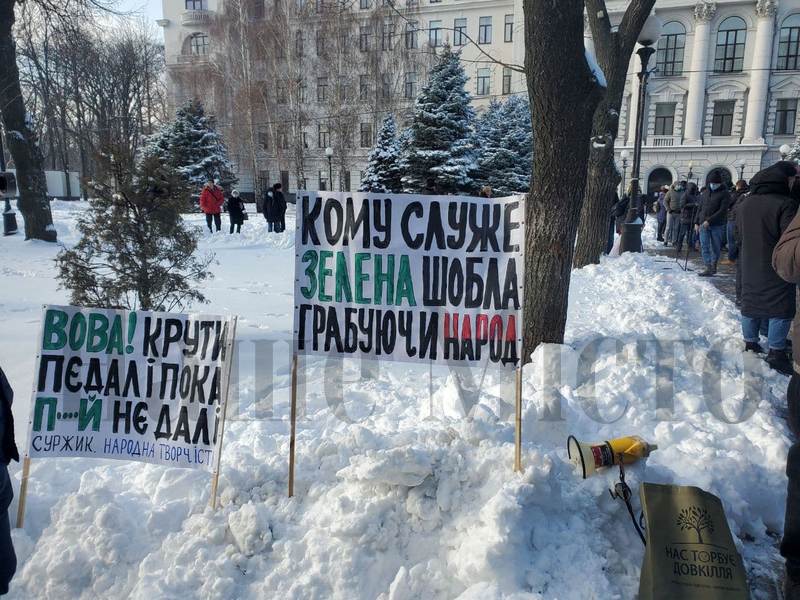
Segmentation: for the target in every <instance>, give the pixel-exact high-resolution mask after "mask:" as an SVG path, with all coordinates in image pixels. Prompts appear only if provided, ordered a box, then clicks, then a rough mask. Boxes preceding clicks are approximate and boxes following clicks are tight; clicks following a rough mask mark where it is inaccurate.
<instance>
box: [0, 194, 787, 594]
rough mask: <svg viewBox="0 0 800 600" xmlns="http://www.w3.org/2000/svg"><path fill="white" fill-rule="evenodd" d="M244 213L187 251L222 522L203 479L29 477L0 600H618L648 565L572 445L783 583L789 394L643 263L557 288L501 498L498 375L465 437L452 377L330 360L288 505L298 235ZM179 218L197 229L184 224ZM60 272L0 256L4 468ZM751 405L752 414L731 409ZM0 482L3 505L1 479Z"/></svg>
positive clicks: (49, 466) (724, 314) (763, 586)
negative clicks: (616, 454)
mask: <svg viewBox="0 0 800 600" xmlns="http://www.w3.org/2000/svg"><path fill="white" fill-rule="evenodd" d="M84 207H85V205H84V204H82V203H64V202H54V203H53V216H54V222H55V227H56V229H57V231H58V235H59V239H60V240H61V241H62V242H63V243H65V244H67V245H69V244H72V243H74V242H75V241H76V228H75V218H76V215H77V214H79V212H80V211H81V210H82V209H83V208H84ZM249 210H250V213H251V216H250V220H248V221H247V222H245V224H244V226H243V227H242V235H241V236H230V235H228V234H227V233H226V232H223V233H215V234H208V233H204V234H203V236H202V241H201V244H200V248H199V250H200V251H201V252H206V251H213V252H214V253H216V257H217V264H216V265H214V267H213V269H214V273H215V278H214V279H213V280H211V281H210V282H208V283H207V286H206V289H205V290H204V291H205V293H206V294H207V296H208V297H209V299H210V304H209V305H208V306H206V307H204V309H205V310H208V311H209V312H220V313H233V314H238V315H240V322H239V328H238V330H237V337H238V339H239V341H240V344H239V363H238V365H239V372H238V387H237V394H236V396H235V398H234V400H233V404H232V405H231V407H230V409H229V415H230V420H229V422H228V426H227V428H226V434H225V447H224V452H223V459H222V475H221V479H220V503H221V507H220V508H219V509H218V510H217V511H216V512H214V511H211V509H209V508H208V495H209V488H210V481H209V477H208V474H206V473H202V472H194V471H189V470H180V469H172V468H166V467H160V466H154V465H144V464H139V463H120V462H118V461H88V460H79V459H60V460H51V461H45V460H40V461H34V462H33V463H32V467H31V479H30V484H29V494H28V504H27V517H26V524H25V529H24V530H15V531H14V532H13V534H14V540H15V544H16V547H17V551H18V555H19V563H20V564H19V569H18V574H17V576H16V578H15V580H14V581H13V582H12V592H11V594H10V596H9V597H10V598H14V599H23V598H24V599H29V598H49V597H68V598H97V597H101V598H133V599H148V600H149V599H152V598H176V597H199V598H221V599H222V598H225V599H227V598H237V599H256V598H265V597H270V598H272V597H274V598H296V599H306V598H311V599H347V600H353V599H369V600H373V599H376V598H377V599H380V600H412V599H418V598H426V599H433V600H437V599H444V598H448V599H450V598H457V599H458V600H478V599H480V600H485V599H501V598H503V599H511V598H513V599H516V600H521V599H525V600H545V599H547V600H550V599H555V598H558V599H560V600H563V599H566V600H571V599H575V600H579V599H580V600H583V599H587V598H599V599H603V600H606V599H620V600H622V599H628V598H633V597H635V596H636V590H637V589H638V577H639V569H640V565H641V561H642V556H643V549H642V547H641V544H640V542H639V541H638V538H637V536H636V533H635V531H634V530H633V527H632V526H631V524H630V521H629V518H628V515H627V512H626V511H625V508H624V506H623V505H622V504H621V503H619V502H618V501H614V500H612V499H611V498H610V497H609V494H608V491H607V490H608V488H609V487H610V486H612V485H613V483H614V481H615V479H616V476H617V474H616V473H614V472H607V473H603V474H600V475H596V476H594V477H593V478H591V479H589V480H586V481H583V480H581V479H580V478H579V477H577V476H576V475H575V474H574V472H573V471H572V469H571V467H570V466H569V464H568V462H567V457H566V437H567V435H569V434H574V435H576V436H577V437H578V438H579V439H583V440H587V441H596V440H604V439H609V438H610V437H613V436H618V435H628V434H635V435H640V436H642V437H643V438H645V439H646V440H648V441H649V442H651V443H655V444H658V446H659V449H658V450H657V451H655V452H654V453H653V454H652V456H651V457H650V458H649V459H648V461H647V462H646V463H640V464H639V465H637V466H635V467H632V468H630V469H629V470H628V480H629V482H630V483H631V485H632V487H633V488H634V492H635V494H636V491H637V488H638V485H637V482H639V481H641V480H642V479H646V480H648V481H654V482H675V483H679V484H689V485H698V486H700V487H702V488H704V489H706V490H708V491H710V492H712V493H715V494H717V495H719V496H720V497H721V498H722V499H723V502H724V506H725V509H726V512H727V516H728V519H729V522H730V526H731V529H732V531H733V532H734V534H735V535H736V536H737V537H738V542H737V543H738V544H739V546H740V550H741V552H742V553H743V556H744V558H745V563H746V565H747V567H748V574H749V576H750V580H751V585H752V586H753V589H754V594H753V597H754V598H767V597H771V596H770V595H769V589H768V585H769V582H770V581H771V580H772V579H774V578H775V577H777V576H779V572H780V568H779V566H777V565H778V563H776V562H775V561H776V560H777V558H778V556H777V551H776V548H775V545H776V540H777V537H776V536H777V535H778V534H779V533H780V531H781V530H782V526H783V511H784V502H785V485H786V480H785V477H784V474H783V471H784V467H785V457H786V454H787V451H788V446H789V438H788V432H787V428H786V425H785V422H784V420H783V418H782V417H781V414H782V413H781V410H782V409H781V408H779V407H782V406H783V404H784V400H783V397H784V393H785V390H786V385H787V379H786V378H784V377H782V376H779V375H777V374H776V373H774V372H771V371H768V370H766V369H763V368H762V367H761V365H762V364H763V363H761V362H760V361H755V360H754V361H749V362H743V360H744V359H743V356H742V354H741V352H740V343H739V337H740V334H739V325H738V320H737V317H738V314H737V311H736V309H735V307H734V305H733V304H732V303H731V302H730V301H728V300H727V299H726V298H724V297H723V296H721V295H720V294H719V292H718V291H717V290H716V289H715V288H714V287H713V286H712V285H711V284H710V283H709V282H707V281H703V280H701V279H700V278H698V277H696V276H695V275H694V274H692V273H684V272H683V271H681V270H680V269H678V268H677V266H676V265H675V264H674V263H673V262H670V261H662V259H659V258H657V257H651V256H647V255H638V256H634V255H630V254H628V255H625V256H623V257H621V258H616V259H604V260H603V262H602V263H601V264H600V265H595V266H591V267H587V268H584V269H581V270H577V271H575V272H574V273H573V277H572V287H571V296H570V312H569V320H568V326H567V340H566V341H567V343H566V344H565V345H547V346H543V347H540V348H539V349H538V350H537V352H536V353H535V354H534V360H533V362H532V363H531V364H530V365H529V366H527V367H526V368H525V371H524V380H523V397H524V399H525V403H524V408H523V415H522V418H523V436H524V446H523V454H522V461H523V466H524V472H523V473H521V474H519V475H517V474H514V473H513V472H512V469H511V466H512V459H513V448H514V445H513V440H514V429H513V404H512V402H513V397H514V393H513V375H512V374H506V373H500V372H495V371H487V373H486V377H485V380H484V382H483V386H482V390H481V394H480V396H479V398H478V401H477V404H476V405H475V406H474V408H473V409H472V410H471V411H470V412H469V413H468V416H466V417H465V416H464V415H463V408H464V406H463V403H462V401H461V400H460V399H459V395H458V392H457V390H458V388H459V386H460V385H461V383H463V381H465V374H464V373H449V372H448V371H447V370H446V369H442V368H435V369H433V370H432V378H431V379H429V370H428V366H426V365H423V366H409V365H405V364H387V363H379V364H368V365H365V366H367V367H369V366H371V367H374V368H375V369H377V370H376V371H375V370H373V371H371V375H370V376H364V375H362V372H361V371H360V367H361V365H359V364H357V363H351V362H349V361H347V362H346V363H345V364H344V367H343V381H344V382H345V384H344V392H343V393H342V392H339V393H336V390H335V388H334V389H333V393H330V394H329V395H328V397H327V398H326V395H325V390H326V386H327V387H328V389H329V390H330V389H331V378H330V377H328V378H327V379H326V372H325V367H326V364H325V361H323V360H318V359H308V360H307V361H304V362H305V363H306V364H305V376H306V378H305V385H302V386H301V401H300V415H301V416H300V419H299V422H298V440H297V481H296V495H295V497H294V498H291V499H289V498H287V497H286V485H287V462H288V430H289V424H288V402H289V383H290V369H289V360H290V346H289V340H290V339H291V335H292V308H293V306H292V300H293V297H292V282H293V259H294V254H293V238H292V235H293V224H294V213H293V210H292V207H291V206H290V209H289V212H288V214H287V232H286V233H283V234H279V235H274V234H272V235H271V234H267V232H266V227H265V224H264V222H263V219H261V218H260V217H259V215H257V214H252V213H253V212H254V211H253V209H252V206H251V207H249ZM187 219H189V220H190V221H191V222H192V223H194V224H196V225H197V226H201V224H202V223H203V220H202V215H199V214H193V215H188V216H187ZM651 221H652V219H648V225H647V227H646V228H645V236H646V241H647V243H650V238H651V237H652V235H653V234H652V228H651V226H650V225H651ZM225 225H227V219H226V217H223V226H225ZM57 250H58V248H57V247H56V246H55V245H52V244H46V243H40V242H25V241H23V239H22V236H21V235H16V236H10V237H6V238H3V239H2V240H0V251H2V253H3V256H4V257H5V260H4V262H3V266H2V267H0V269H2V271H0V272H2V276H3V282H4V285H3V286H2V288H0V320H1V321H2V328H3V333H4V335H3V336H2V337H0V365H2V367H3V368H4V370H5V371H6V373H7V375H8V377H9V379H10V380H11V382H12V385H13V386H14V388H15V390H16V393H17V400H16V404H15V406H14V415H15V417H16V420H17V435H18V442H19V445H20V447H22V446H24V442H25V440H24V439H21V438H24V437H25V436H24V434H23V430H24V429H25V426H24V423H25V422H26V421H27V414H28V408H29V399H28V393H27V390H30V389H31V386H32V379H33V377H32V375H33V362H34V354H35V353H34V347H35V343H36V336H37V334H38V328H39V318H40V314H41V305H42V304H43V303H56V302H62V303H63V302H66V300H67V294H66V292H65V291H64V290H59V289H58V287H57V282H56V280H55V279H54V272H55V270H54V266H53V262H52V258H53V256H54V255H55V253H56V252H57ZM598 337H604V338H614V339H616V340H618V342H619V345H620V352H618V353H617V352H616V347H615V345H614V343H613V342H608V341H607V342H605V343H595V344H594V345H591V344H590V342H592V340H596V339H598ZM269 340H272V341H274V345H273V346H271V347H270V346H268V345H267V344H265V343H264V342H266V341H269ZM659 342H660V343H661V344H662V346H663V347H665V348H674V350H675V353H674V360H675V371H674V377H673V378H672V381H673V383H674V389H675V393H674V396H673V395H671V394H668V395H667V396H666V398H667V399H672V400H673V403H672V404H670V403H669V402H666V401H664V398H661V401H660V404H659V405H656V394H655V391H654V388H655V384H656V381H657V377H656V376H657V366H658V365H657V362H656V359H655V355H654V353H655V349H656V347H657V343H659ZM592 348H595V349H597V350H598V351H605V352H604V353H603V352H601V354H600V356H599V357H598V359H597V360H596V361H595V363H594V365H595V368H594V372H593V376H592V373H591V372H587V370H586V369H579V368H578V366H579V365H580V364H582V365H583V366H585V364H586V362H585V361H584V363H580V362H579V358H580V357H581V356H583V357H586V356H588V354H589V353H590V352H591V351H592ZM712 350H717V354H719V356H721V358H722V360H721V361H719V362H716V361H715V358H714V357H715V356H716V354H715V352H712ZM255 361H258V364H259V368H258V369H256V367H255ZM270 361H271V362H270ZM270 365H274V366H272V367H271V366H270ZM661 366H663V364H662V365H661ZM333 367H336V364H335V363H334V364H333ZM301 372H302V369H301ZM716 373H718V374H719V375H720V376H721V379H720V381H719V386H720V389H721V390H722V392H723V393H722V396H721V398H722V399H721V400H720V399H716V400H715V398H714V397H713V396H710V395H709V397H708V398H704V397H703V395H702V393H701V390H702V389H703V386H704V381H705V384H706V386H707V387H709V384H713V383H714V380H713V377H712V376H713V375H714V374H716ZM270 374H271V376H272V378H271V380H269V378H268V377H267V376H268V375H270ZM329 374H330V373H329ZM480 376H481V374H479V373H478V374H475V378H476V380H480ZM666 381H669V379H668V378H667V379H666ZM663 383H664V381H662V384H663ZM270 390H271V391H272V404H271V405H269V404H266V403H265V398H266V397H267V393H268V391H270ZM303 391H304V392H305V395H303V393H302V392H303ZM748 393H751V395H752V394H753V393H755V396H753V397H755V398H757V399H759V400H760V402H759V403H758V404H757V405H756V404H755V403H752V402H748V399H747V394H748ZM303 397H304V398H305V400H302V398H303ZM257 400H258V402H257ZM270 410H271V412H270ZM11 472H12V478H13V479H14V481H15V482H17V483H18V481H19V477H20V467H19V465H18V464H16V463H13V464H12V467H11ZM15 487H16V484H15ZM635 505H636V506H638V497H636V498H635ZM16 510H17V504H16V500H15V502H14V503H13V504H12V506H11V508H10V511H11V514H12V515H15V514H16ZM571 567H572V568H571ZM578 573H579V574H580V575H579V576H576V574H578Z"/></svg>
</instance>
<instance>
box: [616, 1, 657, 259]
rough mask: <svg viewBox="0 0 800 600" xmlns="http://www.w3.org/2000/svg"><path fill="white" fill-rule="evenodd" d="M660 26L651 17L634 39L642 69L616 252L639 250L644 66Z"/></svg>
mask: <svg viewBox="0 0 800 600" xmlns="http://www.w3.org/2000/svg"><path fill="white" fill-rule="evenodd" d="M662 27H663V23H662V22H661V19H659V18H658V17H657V16H655V15H650V16H649V17H648V18H647V21H645V23H644V26H643V27H642V31H641V33H639V39H638V40H637V41H638V42H639V44H640V45H641V48H639V49H638V50H637V51H636V54H638V55H639V59H640V60H641V61H642V70H641V71H639V73H638V76H639V103H638V104H637V106H636V137H635V144H634V147H633V168H632V170H631V197H630V199H629V201H628V202H629V204H628V215H627V218H626V219H625V221H626V222H625V224H623V226H622V236H621V239H620V243H619V248H620V252H641V251H642V229H643V228H644V223H643V222H642V220H641V218H640V214H641V212H642V192H641V186H640V185H639V172H640V170H641V166H642V141H643V139H642V138H643V136H644V113H645V111H644V104H645V102H646V100H647V82H648V80H649V79H650V71H648V70H647V63H648V62H650V58H651V57H652V56H653V54H655V52H656V49H655V48H653V44H655V43H656V42H657V41H658V38H659V36H660V35H661V29H662Z"/></svg>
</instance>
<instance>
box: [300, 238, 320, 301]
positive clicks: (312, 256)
mask: <svg viewBox="0 0 800 600" xmlns="http://www.w3.org/2000/svg"><path fill="white" fill-rule="evenodd" d="M303 262H307V263H308V266H307V267H306V270H305V274H306V277H308V286H303V287H301V288H300V293H301V294H303V297H304V298H305V299H306V300H311V298H313V297H314V292H316V291H317V274H316V269H317V251H316V250H306V251H305V252H304V253H303Z"/></svg>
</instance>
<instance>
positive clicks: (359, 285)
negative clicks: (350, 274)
mask: <svg viewBox="0 0 800 600" xmlns="http://www.w3.org/2000/svg"><path fill="white" fill-rule="evenodd" d="M370 258H372V255H371V254H370V253H369V252H356V276H355V280H356V303H357V304H369V303H370V302H371V300H370V299H369V298H366V297H365V296H364V282H366V281H369V273H364V266H363V265H362V263H363V262H364V261H365V260H369V259H370Z"/></svg>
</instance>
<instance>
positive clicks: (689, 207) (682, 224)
mask: <svg viewBox="0 0 800 600" xmlns="http://www.w3.org/2000/svg"><path fill="white" fill-rule="evenodd" d="M683 183H684V188H685V189H684V192H683V197H682V198H681V200H680V201H679V203H678V207H679V209H680V213H679V215H678V216H679V221H678V226H677V227H678V234H677V237H676V239H675V251H676V252H677V253H680V252H682V251H683V242H684V241H686V244H687V245H688V246H689V248H690V249H693V248H692V239H691V238H692V228H693V225H694V221H695V218H696V217H697V211H698V210H699V208H700V195H699V193H698V191H697V184H696V183H694V182H693V181H690V182H688V183H687V182H683Z"/></svg>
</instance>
